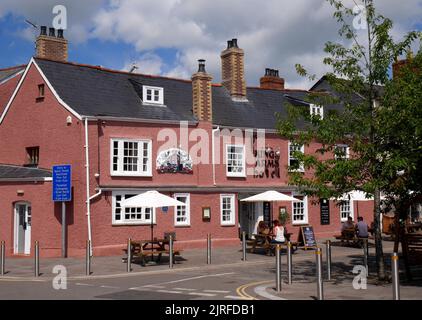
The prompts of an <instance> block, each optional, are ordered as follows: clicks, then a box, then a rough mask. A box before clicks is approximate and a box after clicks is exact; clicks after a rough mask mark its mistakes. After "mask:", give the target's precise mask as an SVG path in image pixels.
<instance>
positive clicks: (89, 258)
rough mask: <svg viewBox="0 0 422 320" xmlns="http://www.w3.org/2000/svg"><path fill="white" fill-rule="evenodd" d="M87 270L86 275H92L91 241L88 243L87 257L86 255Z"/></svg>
mask: <svg viewBox="0 0 422 320" xmlns="http://www.w3.org/2000/svg"><path fill="white" fill-rule="evenodd" d="M85 269H86V275H87V276H89V275H91V241H89V240H87V241H86V255H85Z"/></svg>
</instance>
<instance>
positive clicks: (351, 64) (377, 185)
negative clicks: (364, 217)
mask: <svg viewBox="0 0 422 320" xmlns="http://www.w3.org/2000/svg"><path fill="white" fill-rule="evenodd" d="M327 1H328V2H329V3H330V4H331V5H332V6H333V8H334V10H335V12H334V18H335V19H336V20H337V22H338V23H339V24H340V29H339V35H340V36H341V37H342V39H343V42H342V43H334V42H327V43H326V45H325V52H326V53H327V55H328V56H327V57H326V58H325V59H324V61H323V62H324V64H325V65H328V66H329V67H330V69H331V70H332V71H331V72H330V73H328V74H326V75H325V79H326V81H327V83H328V84H329V86H330V90H328V91H329V92H312V93H311V94H309V97H308V99H309V102H310V103H312V104H315V105H319V106H323V107H324V110H325V111H324V116H323V118H321V117H319V116H315V115H311V114H310V112H309V108H299V107H295V106H289V108H288V109H289V110H288V111H289V112H288V117H287V118H283V119H282V118H279V132H280V134H281V135H282V136H283V137H286V138H288V139H289V140H290V141H292V142H293V143H296V144H299V145H305V146H306V145H310V144H311V142H318V143H319V144H320V148H319V149H318V150H317V152H316V153H314V154H309V153H305V154H302V153H300V152H296V153H295V154H294V156H295V157H296V158H297V159H299V161H300V162H301V163H302V164H303V166H304V168H305V170H306V172H311V173H312V175H308V174H303V173H301V172H298V171H297V170H294V169H298V164H296V167H291V168H290V174H289V175H290V181H289V183H290V184H292V185H296V186H298V187H299V188H300V189H301V191H302V192H303V193H305V194H307V195H312V196H317V197H319V198H332V197H335V198H339V197H341V196H343V195H344V194H345V193H348V192H351V191H354V190H360V191H363V192H366V193H367V194H368V195H369V196H374V199H375V209H374V222H375V227H376V230H375V231H376V237H375V240H376V253H377V266H378V275H379V278H384V277H385V274H384V261H383V250H382V241H381V231H380V228H379V223H378V222H379V214H380V211H381V205H382V204H381V202H380V193H381V192H382V193H383V194H385V195H386V196H387V197H388V199H389V203H390V204H394V203H396V204H397V201H398V200H399V199H403V197H407V196H408V195H409V194H411V192H410V191H413V195H414V196H416V194H417V193H418V192H420V191H421V186H420V184H421V181H422V179H421V172H422V170H421V169H422V168H421V161H422V160H421V157H422V153H421V130H422V124H421V111H422V108H421V103H422V99H421V98H422V90H421V89H422V87H421V86H422V81H421V72H415V70H421V71H422V69H420V66H421V65H420V63H421V55H422V53H421V52H419V53H418V54H417V56H416V57H415V58H414V59H413V60H412V62H411V63H410V64H408V65H406V67H404V68H403V69H401V74H400V77H396V78H394V79H392V77H391V66H392V64H393V63H394V62H395V59H396V58H397V57H398V56H401V55H403V54H404V53H405V52H407V51H408V50H409V48H410V47H411V45H412V44H413V43H414V42H415V41H416V40H418V38H419V39H420V37H421V35H420V33H418V32H416V31H415V32H409V33H408V34H407V35H406V36H405V37H404V38H403V40H401V41H398V42H396V41H395V40H394V39H393V37H392V34H391V33H392V32H391V30H392V27H393V22H392V21H391V20H390V19H388V18H385V17H384V16H382V15H380V14H378V13H377V12H376V10H375V6H374V4H373V1H370V0H365V1H363V2H362V3H361V4H363V5H364V6H365V8H366V22H367V26H366V29H365V30H355V29H354V28H353V26H352V21H353V19H355V18H357V14H361V13H355V11H353V8H348V7H346V6H345V5H344V4H343V1H339V0H327ZM354 2H355V1H354ZM355 4H358V3H357V2H355ZM296 69H297V72H298V73H299V74H301V75H302V76H307V77H310V78H311V79H313V78H315V76H313V75H310V74H308V72H307V71H306V69H305V68H304V67H303V66H301V65H297V66H296ZM301 118H302V119H304V120H305V122H306V123H307V125H306V127H305V128H303V129H301V130H297V129H296V128H297V126H296V124H297V123H298V121H299V119H301ZM339 144H344V145H347V146H349V148H350V156H349V158H348V159H345V155H344V154H343V149H341V148H338V145H339ZM407 200H408V199H407Z"/></svg>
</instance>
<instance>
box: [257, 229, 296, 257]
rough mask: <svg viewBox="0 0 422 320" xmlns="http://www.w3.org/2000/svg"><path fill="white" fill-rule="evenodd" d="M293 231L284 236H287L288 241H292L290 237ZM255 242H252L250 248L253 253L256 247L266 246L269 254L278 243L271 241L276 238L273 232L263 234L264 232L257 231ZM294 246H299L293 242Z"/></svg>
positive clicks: (266, 251)
mask: <svg viewBox="0 0 422 320" xmlns="http://www.w3.org/2000/svg"><path fill="white" fill-rule="evenodd" d="M291 235H292V233H286V234H285V235H284V236H285V238H286V243H287V241H290V237H291ZM253 237H254V239H253V242H252V248H251V249H250V252H251V253H254V252H255V249H256V248H264V250H265V253H266V254H267V255H271V254H272V249H274V247H275V246H276V245H277V244H276V243H271V241H272V240H273V238H274V235H272V234H263V233H257V234H253ZM292 245H293V246H296V248H297V243H292Z"/></svg>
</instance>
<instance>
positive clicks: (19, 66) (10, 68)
mask: <svg viewBox="0 0 422 320" xmlns="http://www.w3.org/2000/svg"><path fill="white" fill-rule="evenodd" d="M26 66H27V65H26V64H20V65H17V66H14V67H7V68H3V69H0V71H9V70H14V69H21V68H22V69H23V68H26Z"/></svg>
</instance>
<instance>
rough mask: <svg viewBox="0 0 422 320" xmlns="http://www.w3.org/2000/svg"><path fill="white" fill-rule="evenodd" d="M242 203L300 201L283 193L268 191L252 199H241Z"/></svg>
mask: <svg viewBox="0 0 422 320" xmlns="http://www.w3.org/2000/svg"><path fill="white" fill-rule="evenodd" d="M240 201H243V202H278V201H301V200H299V199H296V198H293V197H291V196H288V195H286V194H284V193H280V192H278V191H274V190H269V191H265V192H262V193H259V194H256V195H254V196H252V197H248V198H245V199H242V200H240Z"/></svg>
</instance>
